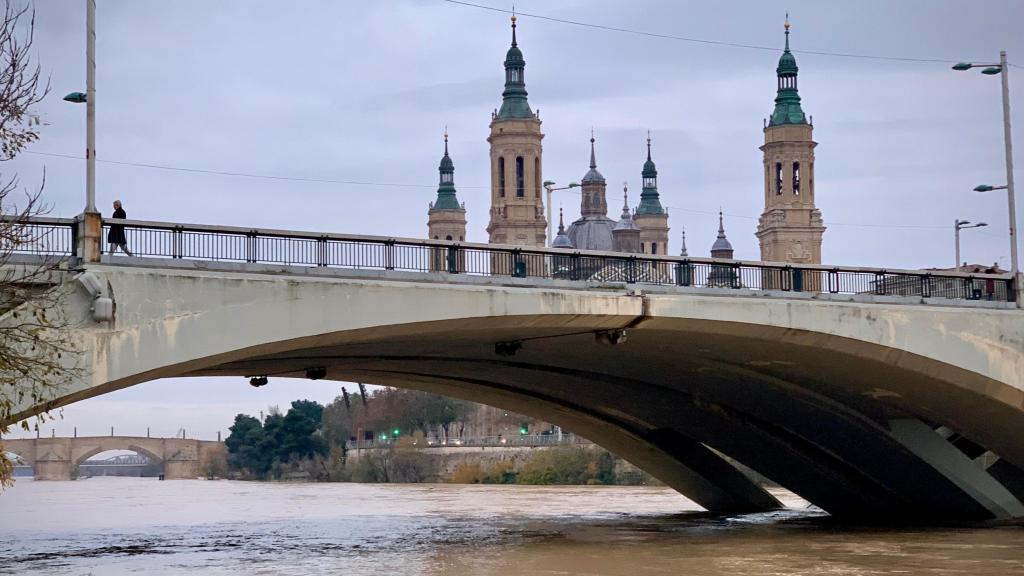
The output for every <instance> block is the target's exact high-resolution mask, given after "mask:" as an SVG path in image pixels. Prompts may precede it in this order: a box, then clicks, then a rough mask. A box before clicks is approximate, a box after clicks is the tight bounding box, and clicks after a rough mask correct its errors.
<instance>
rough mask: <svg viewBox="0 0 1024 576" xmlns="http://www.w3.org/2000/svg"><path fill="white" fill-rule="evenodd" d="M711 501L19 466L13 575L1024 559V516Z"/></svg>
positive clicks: (835, 569)
mask: <svg viewBox="0 0 1024 576" xmlns="http://www.w3.org/2000/svg"><path fill="white" fill-rule="evenodd" d="M786 501H787V504H789V505H790V506H792V508H791V509H789V510H785V511H780V512H775V513H770V514H753V515H742V516H723V515H709V514H706V513H702V512H699V508H698V507H697V506H696V505H694V504H693V503H692V502H690V501H688V500H686V499H685V498H683V497H682V496H680V495H678V494H677V493H675V492H673V491H672V490H670V489H667V488H642V487H582V486H571V487H533V486H458V485H444V484H442V485H430V484H426V485H366V484H264V483H250V482H231V481H201V480H186V481H167V482H159V481H157V480H155V479H150V478H93V479H89V480H80V481H75V482H33V481H31V480H21V481H19V482H18V484H17V485H16V486H15V487H14V488H11V489H8V490H7V491H6V492H5V493H3V494H2V495H0V574H46V575H58V574H94V575H101V574H102V575H107V574H115V575H116V574H146V575H157V574H200V575H212V574H247V575H249V574H287V575H319V574H339V575H341V574H344V575H362V574H366V575H370V574H373V575H377V574H386V575H420V574H423V575H437V574H467V575H485V576H489V575H494V576H499V575H500V576H517V575H525V574H531V575H584V574H586V575H590V574H594V575H597V574H601V575H606V574H607V575H618V574H621V575H631V576H632V575H645V574H694V575H715V576H718V575H723V576H724V575H729V576H740V575H747V574H750V575H755V574H756V575H759V576H761V575H776V574H778V575H783V574H785V575H832V576H835V575H842V576H846V575H850V576H853V575H857V576H866V575H875V574H926V575H954V574H955V575H977V576H987V575H993V576H994V575H1000V576H1002V575H1008V574H1022V575H1024V528H1022V527H1015V526H1009V527H997V528H977V527H943V528H927V529H923V528H878V527H856V526H849V525H844V524H840V523H837V522H835V521H834V520H832V519H831V518H829V517H827V516H825V515H824V514H822V513H821V512H820V511H817V510H815V509H813V508H808V507H807V506H806V503H804V502H802V501H800V500H799V499H796V498H793V497H786Z"/></svg>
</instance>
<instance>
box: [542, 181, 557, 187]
mask: <svg viewBox="0 0 1024 576" xmlns="http://www.w3.org/2000/svg"><path fill="white" fill-rule="evenodd" d="M554 185H555V183H554V182H552V181H551V180H545V181H544V183H543V184H541V186H543V187H545V188H551V187H552V186H554Z"/></svg>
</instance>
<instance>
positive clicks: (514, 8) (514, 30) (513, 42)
mask: <svg viewBox="0 0 1024 576" xmlns="http://www.w3.org/2000/svg"><path fill="white" fill-rule="evenodd" d="M512 45H513V46H515V45H516V5H515V4H513V5H512Z"/></svg>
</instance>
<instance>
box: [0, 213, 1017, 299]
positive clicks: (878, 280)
mask: <svg viewBox="0 0 1024 576" xmlns="http://www.w3.org/2000/svg"><path fill="white" fill-rule="evenodd" d="M111 226H118V227H123V229H124V232H125V236H126V238H127V240H128V247H129V249H130V250H131V251H132V253H133V254H134V255H135V256H137V257H142V258H147V257H152V258H172V259H187V260H204V261H218V262H241V263H260V264H272V265H285V266H303V267H317V268H347V269H367V270H396V271H405V272H422V273H431V272H435V273H437V272H440V273H447V274H457V275H467V276H491V277H510V278H544V279H554V280H565V281H588V282H591V283H598V284H618V283H622V284H638V285H666V286H668V285H670V286H689V287H698V288H723V289H733V290H744V289H745V290H779V291H786V292H816V293H831V294H866V295H879V296H918V297H922V298H948V299H957V300H993V301H1002V302H1012V301H1014V298H1015V291H1014V290H1013V277H1012V276H1011V275H1009V274H982V273H968V272H959V271H945V270H888V269H877V268H862V267H839V266H822V265H803V264H787V263H778V262H751V261H742V260H720V259H712V258H684V257H674V256H657V255H648V254H623V253H618V252H592V251H575V250H562V249H548V248H534V247H521V246H510V245H500V244H471V243H465V242H450V241H444V240H418V239H409V238H386V237H379V236H358V235H345V234H320V233H314V232H293V231H287V230H257V229H248V228H239V227H228V226H208V225H195V224H175V223H167V222H149V221H140V220H104V223H103V238H102V239H101V241H105V239H106V236H107V233H108V232H109V230H110V227H111ZM26 229H27V230H28V233H29V235H30V236H31V237H32V238H34V239H35V240H34V241H33V242H28V243H25V244H22V245H20V246H18V247H17V249H16V250H15V251H16V252H21V253H32V254H52V255H64V256H73V254H74V246H75V241H76V232H75V230H76V220H73V219H59V218H34V219H32V220H30V221H29V222H28V224H27V226H26ZM103 247H104V248H105V247H106V243H105V242H104V244H103Z"/></svg>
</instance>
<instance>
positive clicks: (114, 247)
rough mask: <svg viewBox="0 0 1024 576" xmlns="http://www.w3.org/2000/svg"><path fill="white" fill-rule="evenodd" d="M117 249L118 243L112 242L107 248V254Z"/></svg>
mask: <svg viewBox="0 0 1024 576" xmlns="http://www.w3.org/2000/svg"><path fill="white" fill-rule="evenodd" d="M115 250H117V244H114V243H113V242H111V243H110V247H109V248H108V249H107V254H113V253H114V251H115Z"/></svg>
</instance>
